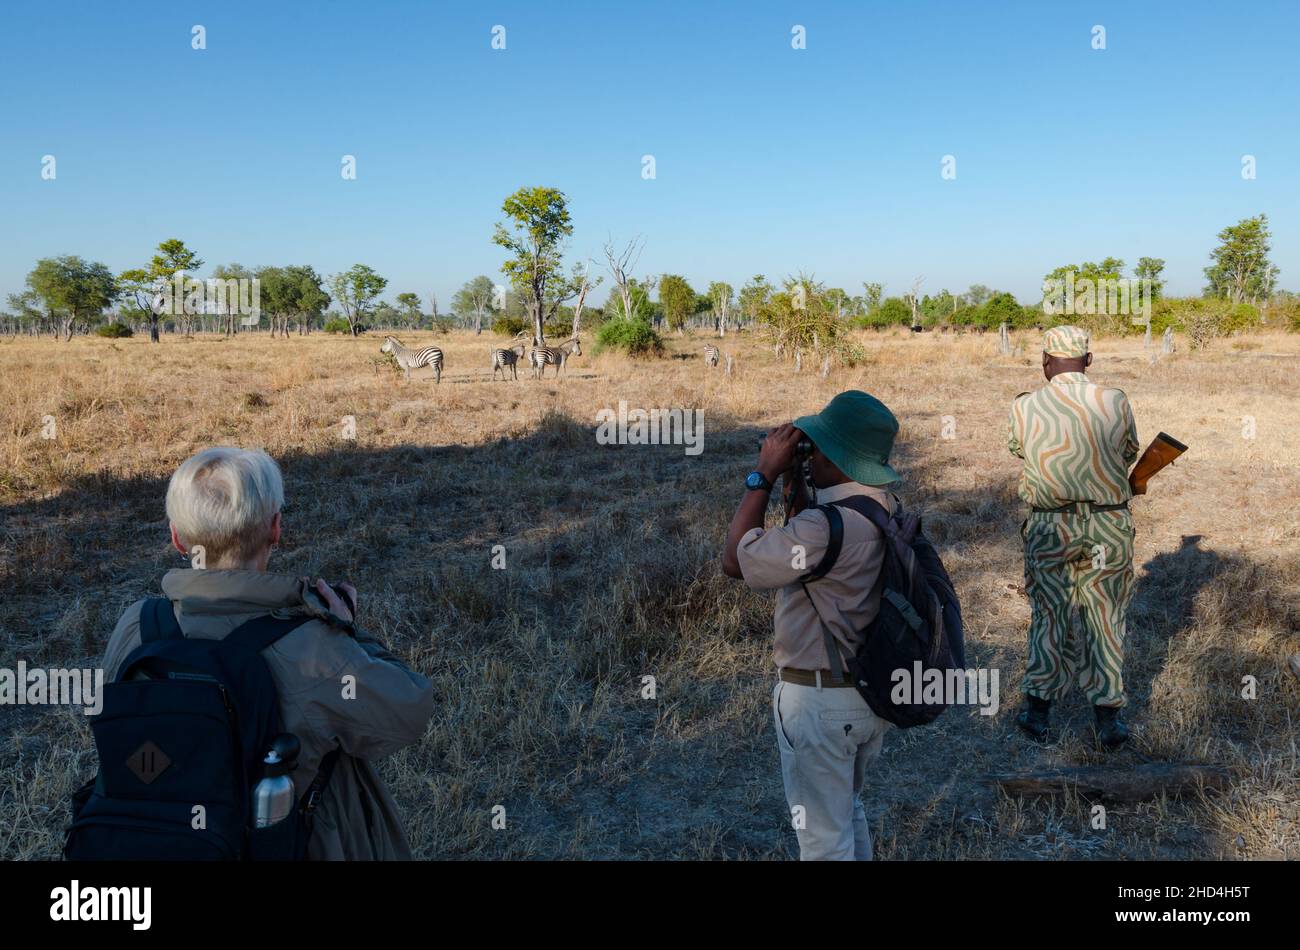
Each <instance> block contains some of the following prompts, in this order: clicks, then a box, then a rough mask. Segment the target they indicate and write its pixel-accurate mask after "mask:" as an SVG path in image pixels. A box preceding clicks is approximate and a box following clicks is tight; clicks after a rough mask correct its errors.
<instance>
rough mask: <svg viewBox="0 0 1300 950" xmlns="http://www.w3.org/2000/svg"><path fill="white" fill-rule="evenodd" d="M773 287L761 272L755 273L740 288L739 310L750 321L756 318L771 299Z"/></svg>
mask: <svg viewBox="0 0 1300 950" xmlns="http://www.w3.org/2000/svg"><path fill="white" fill-rule="evenodd" d="M774 289H775V288H773V287H772V285H771V284H769V283H768V282H767V278H766V277H764V276H763V275H762V274H755V275H754V276H753V277H751V278H750V279H749V283H747V284H746V285H745V286H744V287H741V288H740V312H741V313H743V314H744V315H745V319H747V320H749V321H750V322H751V323H752V322H753V321H755V320H757V319H758V315H759V313H761V312H762V310H763V307H765V306H766V305H767V302H768V301H769V300H771V299H772V292H773V290H774Z"/></svg>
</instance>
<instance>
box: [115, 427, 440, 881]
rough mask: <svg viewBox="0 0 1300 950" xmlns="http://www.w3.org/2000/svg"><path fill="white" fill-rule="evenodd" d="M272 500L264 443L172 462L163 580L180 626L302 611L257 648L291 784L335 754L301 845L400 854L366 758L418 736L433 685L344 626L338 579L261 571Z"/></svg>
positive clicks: (338, 854)
mask: <svg viewBox="0 0 1300 950" xmlns="http://www.w3.org/2000/svg"><path fill="white" fill-rule="evenodd" d="M283 505H284V482H283V480H282V478H281V475H280V469H279V466H277V465H276V464H275V462H274V460H272V459H271V457H270V456H269V455H267V454H266V453H265V452H261V451H256V450H247V449H237V448H210V449H205V450H204V451H202V452H199V453H198V454H197V455H195V456H193V457H192V458H189V459H187V460H186V461H184V462H183V463H181V466H180V467H179V468H178V469H177V470H176V472H175V474H173V475H172V477H171V481H170V483H169V484H168V486H167V518H168V521H169V522H170V524H171V542H172V544H173V545H174V546H175V547H176V549H177V550H178V551H180V552H181V554H182V555H185V556H187V557H189V558H190V559H191V567H187V568H180V569H177V570H171V571H168V572H167V573H166V574H165V575H164V576H163V579H162V592H163V594H164V595H165V597H166V598H167V600H168V601H170V602H171V607H172V611H173V614H174V616H175V619H176V622H177V624H178V625H179V627H180V634H181V635H183V636H185V637H187V638H207V639H222V638H224V637H226V636H227V635H229V634H230V633H231V632H232V631H234V630H235V629H236V628H237V627H239V626H240V625H241V624H243V623H245V622H246V621H249V620H252V619H254V618H256V617H261V616H265V615H267V614H271V613H274V614H275V616H277V617H297V616H302V615H306V616H307V617H309V618H310V619H308V620H307V621H306V622H304V623H303V624H302V625H300V626H298V627H297V628H295V629H293V630H292V631H291V632H289V633H288V634H286V635H284V636H283V637H282V638H281V639H279V640H277V641H276V642H275V643H273V644H272V645H271V646H269V647H267V648H266V649H265V650H263V651H262V653H261V655H262V657H263V659H265V661H266V663H267V666H268V668H269V669H270V672H271V675H272V678H273V679H274V681H275V685H276V693H277V697H278V701H279V704H280V720H281V723H282V725H283V727H284V730H285V731H286V732H290V733H293V734H294V735H296V736H297V737H298V739H299V741H300V743H301V752H300V754H299V757H298V768H297V769H296V770H295V771H294V772H293V776H292V777H293V781H294V785H295V792H296V794H297V795H298V796H299V797H301V796H302V795H304V794H306V793H307V792H308V790H309V788H310V786H311V783H312V780H313V779H314V778H315V777H316V776H317V773H318V771H319V770H320V765H321V762H322V760H323V759H324V758H325V757H326V755H327V753H330V752H332V751H334V750H337V751H338V753H339V754H338V755H337V756H336V757H335V759H334V761H335V764H334V767H333V770H332V772H331V774H330V778H329V782H328V784H327V785H326V786H325V788H324V793H323V796H322V797H321V799H320V802H319V805H318V806H317V807H316V809H315V813H314V821H313V830H312V833H311V838H310V839H309V842H308V846H307V857H308V859H310V860H352V861H356V860H371V859H374V860H394V859H406V858H409V857H410V856H411V852H410V847H409V845H408V843H407V839H406V834H405V832H404V830H403V827H402V822H401V820H400V818H399V816H398V813H397V808H396V805H395V803H394V802H393V800H392V797H391V796H390V795H389V793H388V790H387V789H386V788H385V786H384V784H383V782H382V781H381V780H380V778H379V775H378V774H377V773H376V771H375V768H374V766H373V764H372V763H373V762H374V760H376V759H380V758H382V757H384V756H387V755H390V754H392V753H394V752H396V751H397V750H398V749H401V748H402V747H404V746H407V745H410V744H411V743H413V742H415V741H417V740H418V739H420V737H421V736H423V735H424V732H425V729H426V727H427V726H428V723H429V720H430V718H431V717H432V715H433V710H434V697H433V689H432V686H431V684H430V683H429V680H428V679H427V678H425V677H424V676H421V675H420V674H418V673H416V672H414V671H412V670H411V669H409V668H408V667H407V666H406V665H405V664H403V663H402V662H401V661H400V660H399V659H398V658H397V657H396V656H394V655H393V654H392V653H390V652H388V650H386V649H385V648H384V647H383V645H382V644H380V643H379V642H378V641H377V640H376V639H374V637H372V636H370V635H369V634H367V633H365V632H364V631H363V630H361V629H360V628H359V627H356V626H355V625H354V623H353V615H352V611H353V610H354V609H355V607H356V598H357V593H356V589H355V588H354V587H352V586H351V585H350V584H341V585H339V589H340V590H342V591H344V593H345V594H346V597H347V601H350V604H349V603H347V602H345V601H344V599H343V598H340V597H339V596H338V594H337V593H336V592H335V589H334V588H332V587H331V586H330V585H329V584H327V583H326V582H325V581H324V580H315V581H312V580H309V579H306V578H301V577H293V576H290V575H287V574H276V573H273V572H270V571H268V570H267V562H268V561H269V560H270V557H271V552H272V549H274V548H275V546H276V544H278V543H279V541H280V530H281V508H282V507H283ZM200 568H201V569H200ZM146 603H147V602H146V601H140V602H137V603H135V604H133V605H132V606H131V607H129V608H128V609H127V611H126V612H125V613H124V614H123V615H122V618H121V619H120V620H119V621H118V623H117V627H116V628H115V629H114V631H113V636H112V638H111V639H110V640H109V643H108V649H107V651H106V654H105V657H104V673H105V676H106V677H108V678H109V679H110V680H111V679H113V678H115V677H116V674H117V670H118V667H119V666H120V665H121V663H122V661H123V660H124V659H125V658H126V657H127V655H128V654H130V653H131V652H132V651H133V650H134V649H135V648H136V647H138V646H139V645H140V643H141V630H140V625H141V613H142V610H143V609H144V608H145V604H146ZM163 608H164V609H165V605H163ZM150 609H152V608H150ZM340 621H341V623H340ZM167 622H170V618H167ZM348 677H350V679H347V678H348ZM346 683H352V684H353V687H352V689H351V690H349V689H347V688H345V685H346Z"/></svg>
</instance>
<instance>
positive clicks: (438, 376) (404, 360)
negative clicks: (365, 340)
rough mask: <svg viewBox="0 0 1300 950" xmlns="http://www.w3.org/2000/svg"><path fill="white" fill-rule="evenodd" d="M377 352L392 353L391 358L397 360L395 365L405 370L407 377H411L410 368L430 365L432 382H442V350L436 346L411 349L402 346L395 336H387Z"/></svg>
mask: <svg viewBox="0 0 1300 950" xmlns="http://www.w3.org/2000/svg"><path fill="white" fill-rule="evenodd" d="M379 352H380V353H392V354H393V359H395V360H397V365H398V366H400V367H402V369H403V370H405V372H406V378H407V379H410V378H411V370H413V369H419V368H420V367H421V366H432V367H433V374H434V382H435V383H440V382H442V350H440V349H438V348H437V347H436V346H426V347H425V348H424V349H422V350H412V349H410V348H408V347H405V346H402V344H401V342H400V341H399V340H398V339H397V337H395V336H388V337H384V345H383V346H381V347H380V348H379Z"/></svg>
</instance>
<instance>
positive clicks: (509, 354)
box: [492, 343, 528, 381]
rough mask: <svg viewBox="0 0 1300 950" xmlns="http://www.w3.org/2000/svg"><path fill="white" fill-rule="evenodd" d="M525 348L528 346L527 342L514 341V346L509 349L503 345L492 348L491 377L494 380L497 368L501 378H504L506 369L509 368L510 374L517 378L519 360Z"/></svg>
mask: <svg viewBox="0 0 1300 950" xmlns="http://www.w3.org/2000/svg"><path fill="white" fill-rule="evenodd" d="M527 348H528V344H527V343H516V344H515V345H514V346H512V347H510V348H509V349H505V348H504V347H502V348H498V349H495V350H493V351H492V379H493V380H494V381H495V380H496V378H497V370H500V371H501V378H502V379H505V378H506V370H507V369H509V370H510V373H511V375H512V376H513V377H514V378H515V379H518V378H519V369H518V364H519V360H520V358H521V357H522V356H523V355H524V351H525V350H526V349H527Z"/></svg>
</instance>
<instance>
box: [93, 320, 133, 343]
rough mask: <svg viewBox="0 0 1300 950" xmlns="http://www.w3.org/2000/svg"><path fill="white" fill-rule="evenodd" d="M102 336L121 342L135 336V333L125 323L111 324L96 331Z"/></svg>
mask: <svg viewBox="0 0 1300 950" xmlns="http://www.w3.org/2000/svg"><path fill="white" fill-rule="evenodd" d="M95 332H96V333H97V334H99V335H100V336H106V337H110V338H112V339H114V340H120V339H122V338H123V337H128V336H134V335H135V334H134V332H133V331H132V330H131V328H130V327H128V326H127V325H126V324H125V323H109V324H107V325H105V326H102V327H100V328H99V329H98V330H96V331H95Z"/></svg>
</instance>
